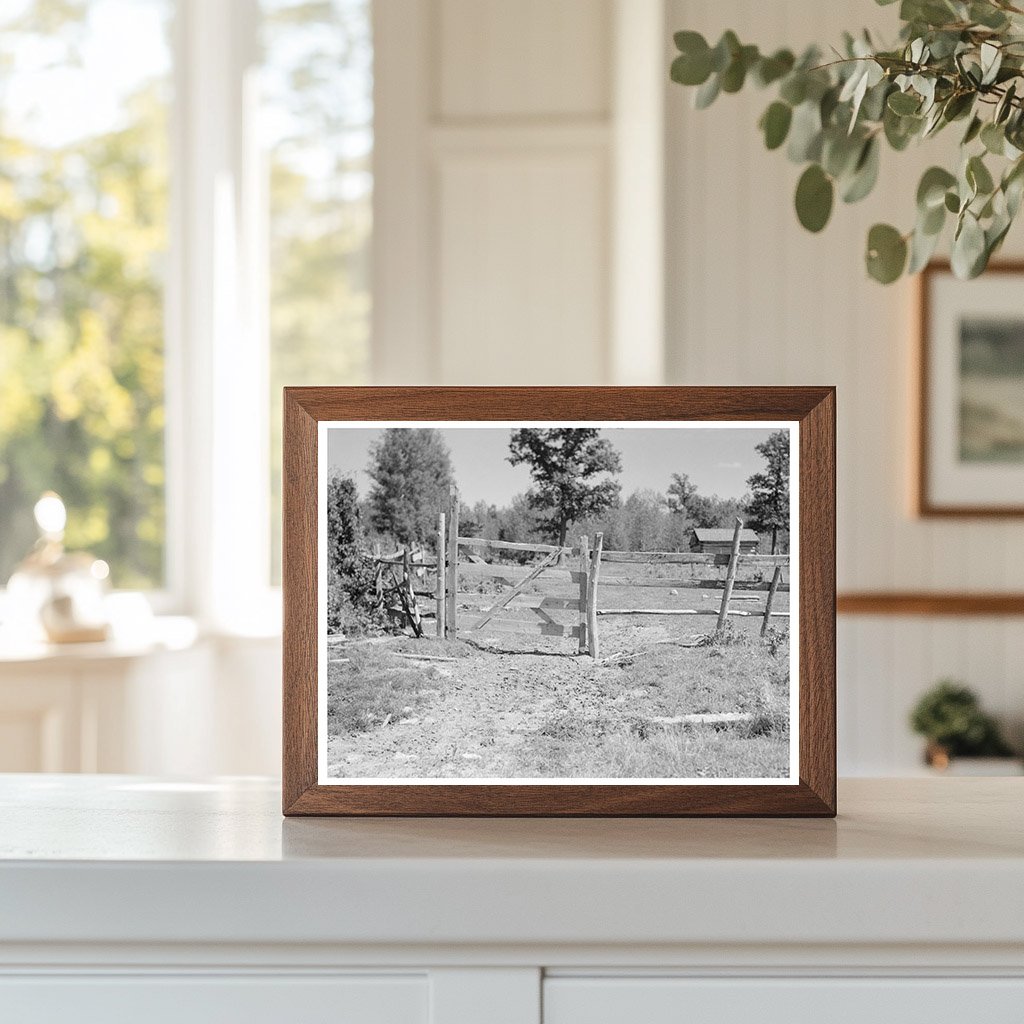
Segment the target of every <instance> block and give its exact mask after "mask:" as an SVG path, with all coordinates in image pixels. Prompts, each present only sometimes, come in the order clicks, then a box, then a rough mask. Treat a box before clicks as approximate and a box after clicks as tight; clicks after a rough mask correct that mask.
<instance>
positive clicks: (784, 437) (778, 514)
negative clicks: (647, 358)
mask: <svg viewBox="0 0 1024 1024" xmlns="http://www.w3.org/2000/svg"><path fill="white" fill-rule="evenodd" d="M756 450H757V451H758V452H759V453H760V454H761V455H762V456H763V457H764V460H765V462H766V463H767V466H766V468H765V471H764V472H763V473H755V474H754V475H753V476H751V477H750V478H748V480H747V485H748V486H749V487H750V490H751V491H752V495H751V498H750V503H749V504H748V506H747V515H748V516H749V517H750V519H751V522H752V523H753V524H754V527H755V529H757V530H771V532H772V554H773V555H774V554H776V552H777V551H778V549H779V530H788V529H789V432H788V431H785V430H776V431H775V432H774V433H773V434H769V435H768V439H767V440H765V441H762V442H761V443H760V444H759V445H757V446H756Z"/></svg>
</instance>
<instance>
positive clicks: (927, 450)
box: [917, 263, 1024, 516]
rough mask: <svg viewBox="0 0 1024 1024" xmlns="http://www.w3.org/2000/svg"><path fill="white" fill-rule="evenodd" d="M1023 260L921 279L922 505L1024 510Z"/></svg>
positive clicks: (936, 268)
mask: <svg viewBox="0 0 1024 1024" xmlns="http://www.w3.org/2000/svg"><path fill="white" fill-rule="evenodd" d="M1022 290H1024V263H1021V264H1017V263H999V264H992V265H990V266H989V268H988V269H987V270H986V271H985V274H984V275H983V276H982V277H979V278H976V279H975V280H973V281H960V280H958V279H957V278H956V277H954V275H953V273H952V271H951V270H950V268H949V265H948V264H947V263H935V264H932V265H931V266H929V267H928V268H926V270H925V271H924V273H923V274H922V275H921V281H920V300H919V302H920V305H919V308H920V316H919V324H920V327H919V332H920V336H919V354H920V358H919V415H918V432H919V437H918V445H917V452H918V473H917V483H918V487H917V509H918V512H919V514H920V515H922V516H1021V515H1024V304H1022V302H1021V294H1022Z"/></svg>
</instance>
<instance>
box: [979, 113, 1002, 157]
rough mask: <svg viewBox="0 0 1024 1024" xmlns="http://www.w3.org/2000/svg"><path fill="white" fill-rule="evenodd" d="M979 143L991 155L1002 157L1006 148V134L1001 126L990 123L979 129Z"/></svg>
mask: <svg viewBox="0 0 1024 1024" xmlns="http://www.w3.org/2000/svg"><path fill="white" fill-rule="evenodd" d="M981 143H982V145H983V146H984V147H985V148H986V149H987V150H988V151H989V152H990V153H991V154H992V155H993V156H1002V155H1003V150H1004V149H1005V148H1006V133H1005V132H1004V131H1003V129H1002V126H1001V125H998V124H993V123H992V122H991V121H989V122H988V124H986V125H984V126H983V127H982V129H981Z"/></svg>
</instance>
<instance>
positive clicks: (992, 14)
mask: <svg viewBox="0 0 1024 1024" xmlns="http://www.w3.org/2000/svg"><path fill="white" fill-rule="evenodd" d="M968 17H969V18H970V19H971V21H973V22H975V23H976V24H978V25H984V26H985V28H991V29H996V30H997V31H998V30H999V29H1002V28H1005V27H1006V25H1007V17H1006V15H1005V14H1004V13H1003V12H1002V11H1000V10H999V9H998V8H996V7H993V6H992V4H990V3H982V2H976V3H972V4H971V6H970V8H969V10H968Z"/></svg>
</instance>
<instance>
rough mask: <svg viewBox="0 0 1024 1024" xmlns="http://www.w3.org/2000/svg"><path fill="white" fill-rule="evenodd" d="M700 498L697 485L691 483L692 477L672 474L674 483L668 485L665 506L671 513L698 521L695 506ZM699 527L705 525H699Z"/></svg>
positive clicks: (683, 474)
mask: <svg viewBox="0 0 1024 1024" xmlns="http://www.w3.org/2000/svg"><path fill="white" fill-rule="evenodd" d="M699 497H700V496H699V495H698V494H697V485H696V484H694V483H691V482H690V477H689V476H688V475H687V474H686V473H673V474H672V483H670V484H669V485H668V490H667V491H666V492H665V504H666V505H667V506H668V510H669V512H672V513H674V514H675V515H685V516H687V517H688V518H690V519H696V516H695V515H694V506H695V503H696V501H697V500H698V499H699ZM697 525H698V526H701V525H703V524H701V523H697Z"/></svg>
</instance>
